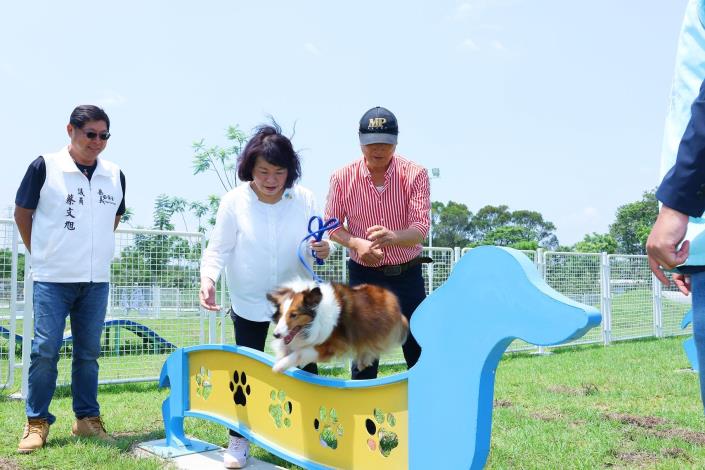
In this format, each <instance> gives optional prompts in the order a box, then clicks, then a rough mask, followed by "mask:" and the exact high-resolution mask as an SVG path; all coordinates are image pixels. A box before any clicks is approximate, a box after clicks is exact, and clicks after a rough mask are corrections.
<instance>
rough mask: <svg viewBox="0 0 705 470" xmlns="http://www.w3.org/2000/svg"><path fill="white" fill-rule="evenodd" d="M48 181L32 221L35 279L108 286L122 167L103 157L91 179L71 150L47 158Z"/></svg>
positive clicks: (120, 192)
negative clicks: (78, 165) (99, 283)
mask: <svg viewBox="0 0 705 470" xmlns="http://www.w3.org/2000/svg"><path fill="white" fill-rule="evenodd" d="M44 162H45V164H46V180H45V181H44V185H43V186H42V189H41V191H40V192H39V204H38V205H37V209H36V210H35V212H34V219H33V222H32V237H31V244H32V278H33V279H34V280H35V281H41V282H109V281H110V262H111V261H112V259H113V252H114V250H115V235H114V232H113V229H114V225H115V215H116V213H117V209H118V207H119V206H120V202H121V201H122V197H123V194H122V186H121V184H120V168H118V166H117V165H115V164H114V163H111V162H109V161H107V160H103V159H101V158H99V159H98V165H97V167H96V169H95V171H94V173H93V177H92V178H91V180H90V181H89V180H88V178H86V176H85V175H84V174H83V173H81V172H80V171H79V169H78V167H76V164H75V163H74V162H73V159H72V158H71V155H69V152H68V147H64V148H63V149H61V150H60V151H59V152H57V153H52V154H47V155H44Z"/></svg>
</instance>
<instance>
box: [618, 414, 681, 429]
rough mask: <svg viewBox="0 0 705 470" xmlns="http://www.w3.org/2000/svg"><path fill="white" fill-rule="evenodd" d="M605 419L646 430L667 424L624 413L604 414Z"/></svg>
mask: <svg viewBox="0 0 705 470" xmlns="http://www.w3.org/2000/svg"><path fill="white" fill-rule="evenodd" d="M605 417H606V418H607V419H611V420H612V421H619V422H620V423H624V424H630V425H632V426H638V427H640V428H646V429H653V428H655V427H657V426H662V425H664V424H667V423H668V421H666V420H665V419H663V418H658V417H656V416H637V415H630V414H626V413H606V414H605Z"/></svg>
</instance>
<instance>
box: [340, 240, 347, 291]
mask: <svg viewBox="0 0 705 470" xmlns="http://www.w3.org/2000/svg"><path fill="white" fill-rule="evenodd" d="M340 249H341V250H342V253H341V254H340V259H341V261H340V262H341V263H342V264H343V265H342V266H341V267H340V274H341V276H342V278H343V279H342V280H341V282H342V283H344V284H347V283H348V262H347V261H348V249H347V248H345V247H344V246H343V245H340Z"/></svg>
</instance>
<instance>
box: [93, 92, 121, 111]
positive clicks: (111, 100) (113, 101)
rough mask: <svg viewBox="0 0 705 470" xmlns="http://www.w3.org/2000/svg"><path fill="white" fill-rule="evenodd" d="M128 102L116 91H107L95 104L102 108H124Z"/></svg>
mask: <svg viewBox="0 0 705 470" xmlns="http://www.w3.org/2000/svg"><path fill="white" fill-rule="evenodd" d="M126 101H127V98H125V97H124V96H122V95H121V94H119V93H116V92H114V91H106V92H104V93H103V95H102V96H101V97H100V98H98V99H96V100H94V102H95V103H96V104H97V105H98V106H100V107H102V108H104V107H107V106H111V107H115V106H122V105H123V104H125V102H126Z"/></svg>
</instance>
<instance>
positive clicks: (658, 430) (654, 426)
mask: <svg viewBox="0 0 705 470" xmlns="http://www.w3.org/2000/svg"><path fill="white" fill-rule="evenodd" d="M605 417H606V418H607V419H611V420H613V421H619V422H620V423H624V424H629V425H631V426H635V427H638V428H641V429H644V430H646V431H647V432H648V433H649V434H651V435H652V436H655V437H660V438H661V439H680V440H683V441H685V442H688V443H690V444H696V445H705V433H703V432H698V431H692V430H690V429H683V428H672V429H664V428H663V426H665V425H667V424H669V421H668V420H666V419H663V418H658V417H656V416H636V415H630V414H625V413H606V414H605Z"/></svg>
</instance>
